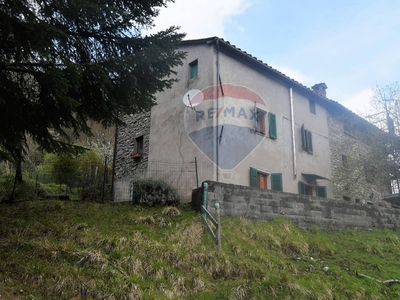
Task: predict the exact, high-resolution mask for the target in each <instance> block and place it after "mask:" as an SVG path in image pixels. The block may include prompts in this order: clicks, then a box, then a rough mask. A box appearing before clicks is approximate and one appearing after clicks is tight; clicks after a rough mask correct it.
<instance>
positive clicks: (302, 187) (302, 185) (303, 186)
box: [299, 181, 306, 195]
mask: <svg viewBox="0 0 400 300" xmlns="http://www.w3.org/2000/svg"><path fill="white" fill-rule="evenodd" d="M305 193H306V187H305V185H304V182H301V181H299V194H300V195H304V194H305Z"/></svg>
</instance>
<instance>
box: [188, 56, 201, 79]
mask: <svg viewBox="0 0 400 300" xmlns="http://www.w3.org/2000/svg"><path fill="white" fill-rule="evenodd" d="M189 68H190V79H193V78H195V77H197V75H198V71H199V67H198V60H197V59H196V60H194V61H192V62H191V63H190V64H189Z"/></svg>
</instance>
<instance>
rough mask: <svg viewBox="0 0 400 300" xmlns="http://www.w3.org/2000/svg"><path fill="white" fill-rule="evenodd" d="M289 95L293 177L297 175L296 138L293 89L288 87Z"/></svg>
mask: <svg viewBox="0 0 400 300" xmlns="http://www.w3.org/2000/svg"><path fill="white" fill-rule="evenodd" d="M289 97H290V119H291V121H292V148H293V149H292V150H293V179H296V177H297V153H296V138H295V135H294V133H295V130H294V109H293V89H292V87H290V88H289Z"/></svg>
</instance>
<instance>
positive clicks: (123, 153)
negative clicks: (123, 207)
mask: <svg viewBox="0 0 400 300" xmlns="http://www.w3.org/2000/svg"><path fill="white" fill-rule="evenodd" d="M124 122H125V124H126V126H120V127H118V132H117V137H116V139H117V140H116V149H115V161H114V199H115V200H125V201H126V200H130V199H131V196H130V194H129V193H130V185H131V183H132V181H134V180H136V179H140V178H143V177H146V174H147V166H148V154H149V137H150V111H149V112H144V113H138V114H135V115H129V116H125V117H124ZM140 136H143V151H142V157H141V158H139V159H134V158H132V157H131V156H132V154H135V152H136V151H135V150H136V138H138V137H140Z"/></svg>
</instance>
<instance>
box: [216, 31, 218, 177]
mask: <svg viewBox="0 0 400 300" xmlns="http://www.w3.org/2000/svg"><path fill="white" fill-rule="evenodd" d="M216 45H217V84H216V87H217V110H216V111H218V109H219V39H218V38H216ZM216 123H217V126H216V128H217V130H216V133H217V144H216V152H217V153H216V155H217V159H216V162H217V168H216V176H217V177H216V178H217V182H219V132H218V130H219V129H218V126H219V119H218V118H216Z"/></svg>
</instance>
